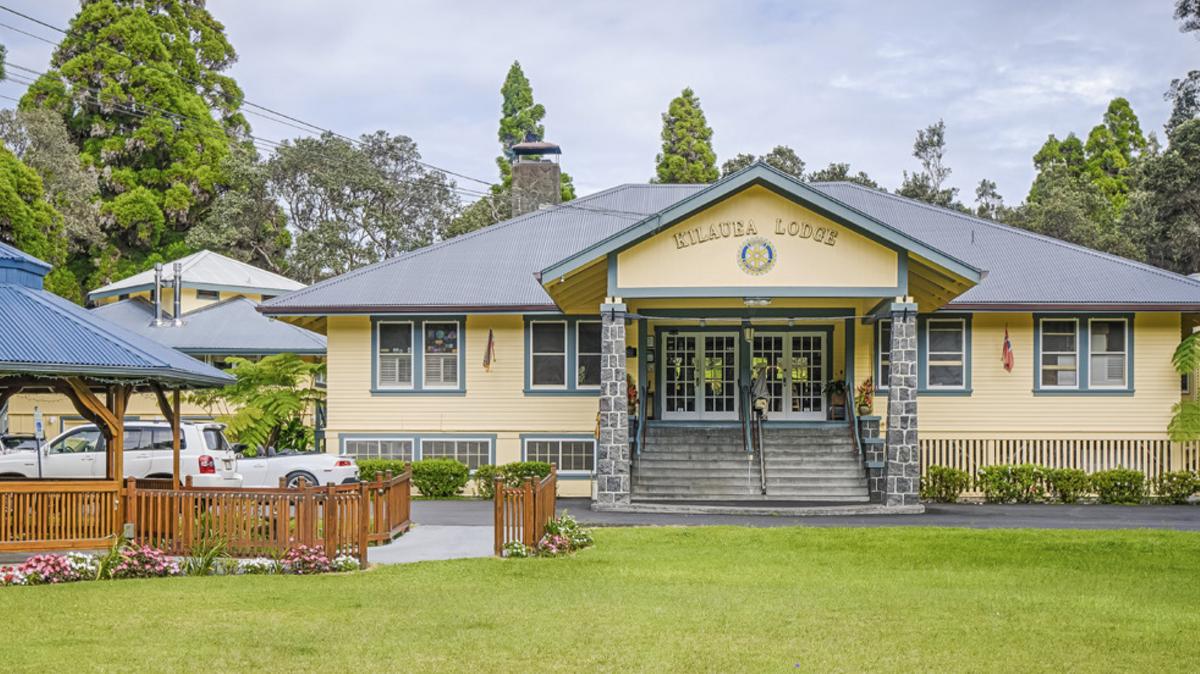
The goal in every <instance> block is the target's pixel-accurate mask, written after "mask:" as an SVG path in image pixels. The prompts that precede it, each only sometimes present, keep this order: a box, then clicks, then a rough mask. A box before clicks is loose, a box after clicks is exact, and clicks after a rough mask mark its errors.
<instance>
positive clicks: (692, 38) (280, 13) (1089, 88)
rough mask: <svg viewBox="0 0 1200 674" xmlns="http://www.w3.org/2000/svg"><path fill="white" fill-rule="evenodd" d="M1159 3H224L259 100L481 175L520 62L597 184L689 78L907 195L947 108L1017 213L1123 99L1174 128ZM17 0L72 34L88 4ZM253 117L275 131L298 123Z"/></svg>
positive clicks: (585, 176)
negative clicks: (1054, 155)
mask: <svg viewBox="0 0 1200 674" xmlns="http://www.w3.org/2000/svg"><path fill="white" fill-rule="evenodd" d="M22 5H25V6H22ZM1160 5H1163V3H1126V2H1099V3H1097V2H1094V1H1088V0H1066V1H1065V2H1055V3H1045V2H1039V1H1035V0H1012V1H1010V2H1005V3H961V2H949V1H938V0H914V1H913V2H908V3H877V2H868V1H867V0H851V1H849V2H836V1H834V0H825V1H816V2H804V3H796V2H788V1H785V0H778V1H774V2H771V1H756V2H734V1H732V0H728V1H723V0H692V1H690V2H682V1H676V2H645V1H644V0H641V1H634V0H610V1H609V2H604V3H562V2H508V3H497V2H491V1H487V2H485V1H483V0H462V1H458V2H435V1H433V0H406V1H405V2H388V1H386V0H359V1H357V2H338V3H330V2H327V1H324V0H256V1H255V2H245V1H244V0H240V1H239V0H209V3H208V7H209V10H210V11H211V12H212V13H213V14H214V15H215V16H216V17H217V19H218V20H220V21H222V22H223V23H224V24H225V25H226V28H227V31H228V34H229V36H230V39H231V41H232V42H233V44H234V46H235V47H236V48H237V50H238V52H239V56H240V59H239V61H238V63H237V64H236V65H235V66H234V68H233V74H234V76H235V77H237V79H238V81H239V83H240V84H241V85H242V87H243V88H244V89H245V91H246V95H247V97H248V98H249V99H250V100H252V101H255V102H257V103H261V104H264V105H268V106H270V107H274V108H277V109H280V110H284V111H287V112H289V113H292V114H294V115H296V116H298V117H301V118H304V119H306V120H310V121H313V122H316V123H319V124H322V125H326V126H328V127H330V128H334V129H336V130H338V131H339V132H342V133H346V134H357V133H364V132H368V131H372V130H375V129H380V128H382V129H386V130H388V131H391V132H395V133H405V134H407V135H410V136H412V137H413V138H414V139H416V140H417V142H418V143H419V144H420V147H421V150H422V153H423V154H424V156H425V158H426V159H427V160H428V161H430V162H432V163H435V164H438V165H442V166H445V167H446V168H450V169H453V170H455V171H458V172H461V173H465V174H467V175H471V176H476V177H480V178H484V179H494V178H495V176H496V168H495V165H494V158H495V157H496V155H497V154H498V150H499V148H498V145H497V140H496V123H497V118H498V114H499V106H500V96H499V89H500V84H501V82H502V80H503V77H504V74H505V72H506V70H507V68H508V65H509V64H510V63H511V62H512V60H513V59H519V60H520V61H521V63H522V65H523V66H524V68H525V71H526V73H527V74H528V75H529V77H530V78H531V80H532V82H533V86H534V92H535V96H536V98H537V100H538V101H539V102H541V103H543V104H544V105H545V106H546V108H547V111H548V112H547V116H546V120H545V124H546V128H547V135H548V138H549V139H550V140H553V141H555V142H558V143H560V144H561V145H562V146H563V149H564V155H563V160H562V161H563V165H564V168H565V169H566V170H567V171H569V172H570V173H571V174H572V175H573V176H574V177H575V179H576V184H577V185H578V186H579V188H580V190H581V192H583V193H587V192H591V191H595V190H599V189H603V188H605V187H609V186H611V185H613V184H616V183H620V182H629V181H643V180H646V179H648V178H649V177H650V176H651V175H652V174H653V171H654V157H655V154H656V153H657V152H658V149H659V138H658V134H659V130H660V115H661V114H662V111H663V110H665V109H666V106H667V103H668V102H669V100H670V99H671V98H672V97H673V96H675V95H676V94H678V93H679V91H680V90H681V89H682V88H683V87H684V86H692V87H693V88H694V89H695V90H696V92H697V93H698V95H699V96H700V98H701V100H702V102H703V105H704V110H705V112H706V114H707V115H708V120H709V123H710V125H711V126H712V127H713V128H714V130H715V139H714V144H715V147H716V149H717V152H718V155H719V156H720V157H721V158H727V157H730V156H733V155H734V154H737V153H738V152H754V153H763V152H766V151H768V150H769V149H770V148H771V147H773V146H775V145H778V144H787V145H791V146H792V147H793V148H795V149H796V150H797V152H798V153H799V154H800V155H801V157H803V158H804V159H805V160H806V161H807V162H808V163H809V165H810V166H811V167H820V166H824V165H825V164H828V163H829V162H834V161H847V162H850V163H851V164H852V165H853V167H854V168H855V170H865V171H867V172H868V173H870V174H871V175H872V176H873V177H874V178H876V180H878V181H880V182H881V183H883V184H884V185H887V186H891V187H894V186H895V185H897V184H898V183H899V181H900V176H901V172H902V171H904V170H912V169H913V168H914V167H915V160H914V159H913V158H912V157H911V145H912V139H913V136H914V135H915V132H916V130H917V129H918V128H921V127H923V126H925V125H927V124H929V123H931V122H933V121H936V120H937V119H939V118H941V119H944V120H945V122H946V124H947V127H948V132H947V139H948V143H949V154H948V161H949V163H950V166H951V167H952V168H953V169H954V173H953V175H952V177H951V181H952V183H953V184H954V185H955V186H957V187H959V188H960V189H961V190H962V192H963V194H964V195H969V194H972V193H973V189H974V186H975V184H977V183H978V181H979V179H980V178H983V177H988V178H992V179H994V180H996V181H997V182H998V183H999V185H1000V189H1001V191H1002V192H1003V193H1004V195H1005V196H1006V197H1007V198H1008V200H1009V201H1010V202H1011V201H1019V200H1020V198H1021V197H1022V196H1023V195H1024V194H1025V192H1026V191H1027V190H1028V186H1029V182H1030V180H1031V178H1032V165H1031V162H1030V157H1031V156H1032V155H1033V153H1034V152H1035V151H1036V150H1037V148H1038V146H1040V145H1041V143H1042V141H1043V140H1044V139H1045V137H1046V135H1047V134H1049V133H1055V134H1058V135H1060V136H1062V135H1065V134H1066V133H1068V132H1070V131H1075V132H1077V133H1080V134H1086V132H1087V131H1088V130H1089V129H1090V128H1091V127H1092V126H1093V125H1095V124H1096V123H1098V122H1099V120H1100V116H1101V114H1102V113H1103V110H1104V107H1105V106H1106V105H1107V102H1108V101H1109V100H1110V99H1111V98H1112V97H1114V96H1126V97H1128V98H1129V99H1130V100H1131V102H1132V103H1133V106H1134V109H1135V110H1136V111H1137V112H1138V114H1139V115H1140V116H1141V119H1142V126H1143V129H1145V130H1147V131H1149V130H1153V129H1157V128H1160V126H1161V123H1162V121H1163V120H1164V119H1165V118H1166V116H1167V112H1168V111H1167V107H1166V104H1165V103H1164V102H1163V101H1162V91H1163V90H1164V89H1165V88H1166V86H1167V83H1168V82H1169V81H1170V80H1171V78H1173V77H1178V76H1180V75H1181V74H1183V73H1184V72H1186V71H1187V70H1188V69H1193V68H1196V67H1200V43H1197V42H1196V41H1195V40H1193V39H1190V38H1189V37H1188V36H1185V35H1180V34H1179V33H1178V32H1177V30H1176V26H1175V24H1174V22H1173V21H1172V19H1171V17H1170V8H1169V6H1166V5H1163V6H1160ZM16 8H17V9H18V10H21V11H26V12H27V13H30V14H33V15H35V16H38V17H40V18H45V19H47V20H49V21H51V22H53V23H56V24H59V25H65V23H66V22H67V21H68V19H69V18H70V16H71V15H72V14H73V13H74V12H75V11H76V8H77V3H76V2H75V1H74V0H27V2H25V3H20V2H18V4H17V6H16ZM51 37H57V36H53V35H51ZM3 39H4V40H5V41H6V43H7V44H8V45H9V46H10V51H11V53H12V54H14V56H13V57H12V58H13V60H14V61H16V60H17V58H16V56H15V55H19V56H20V58H21V59H23V61H17V62H20V63H23V64H25V65H31V66H35V67H39V68H40V67H44V66H45V65H46V63H47V61H48V59H49V49H48V47H47V46H46V45H42V44H40V43H36V42H33V41H30V40H28V39H27V38H22V37H21V36H19V35H13V34H11V33H4V34H3ZM26 61H33V62H32V63H27V62H26ZM0 91H2V92H4V93H6V94H7V95H19V93H20V92H19V87H17V86H16V85H14V84H12V83H8V84H5V85H3V87H0ZM251 122H252V123H253V124H254V125H255V132H256V133H257V134H259V135H262V136H266V137H271V138H277V139H278V138H286V137H290V136H293V135H295V134H297V133H298V132H297V131H295V130H294V129H290V128H287V127H283V126H280V125H277V124H273V123H270V122H267V121H265V120H262V119H260V118H256V117H251Z"/></svg>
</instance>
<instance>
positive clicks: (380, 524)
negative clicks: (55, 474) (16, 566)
mask: <svg viewBox="0 0 1200 674" xmlns="http://www.w3.org/2000/svg"><path fill="white" fill-rule="evenodd" d="M411 501H412V469H411V468H407V469H406V470H405V471H404V472H403V473H401V474H400V475H396V476H393V475H392V474H391V473H387V474H386V475H380V476H377V477H376V478H375V480H374V481H373V482H359V483H356V484H349V485H338V486H333V485H330V486H326V487H305V488H299V489H288V488H285V487H283V485H282V484H281V485H280V487H279V488H270V489H222V488H204V487H195V486H192V485H191V484H190V480H189V482H188V484H187V486H185V487H181V488H180V489H172V486H171V481H170V480H134V479H130V480H128V481H127V482H126V483H125V484H124V485H120V484H117V483H113V482H98V481H86V480H78V481H66V480H62V481H49V480H47V481H36V482H34V481H28V482H16V481H14V482H0V551H23V552H24V551H29V552H32V551H38V550H66V549H96V548H104V547H107V546H109V545H110V544H111V543H112V541H113V539H114V538H115V537H116V536H117V535H118V534H121V533H123V529H124V526H123V525H124V524H125V523H131V524H132V525H133V531H132V534H133V537H134V538H135V539H137V540H138V541H140V542H143V543H147V544H149V545H152V546H154V547H158V548H161V549H163V550H165V551H166V552H168V553H170V554H177V555H184V554H188V553H190V552H192V551H193V550H194V549H195V548H196V546H198V545H200V544H201V543H203V542H204V541H206V540H207V541H211V540H216V539H220V540H222V541H224V542H225V544H226V546H227V551H228V552H229V554H232V555H282V554H283V553H285V552H286V551H287V550H288V549H290V548H293V547H296V546H299V545H309V546H319V547H321V548H323V549H324V550H325V554H326V555H328V556H329V557H330V558H332V557H334V556H336V555H339V554H351V555H355V556H357V557H359V558H360V559H362V561H363V562H366V555H367V547H368V545H370V544H372V543H376V544H377V543H386V542H388V541H390V540H392V539H393V538H395V537H396V536H398V535H399V534H401V533H403V532H404V531H405V530H407V529H408V527H409V526H410V525H411V519H410V515H411Z"/></svg>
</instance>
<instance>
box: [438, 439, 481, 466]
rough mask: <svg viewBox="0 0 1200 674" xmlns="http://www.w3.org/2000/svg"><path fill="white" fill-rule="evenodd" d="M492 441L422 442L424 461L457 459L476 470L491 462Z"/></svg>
mask: <svg viewBox="0 0 1200 674" xmlns="http://www.w3.org/2000/svg"><path fill="white" fill-rule="evenodd" d="M491 450H492V441H491V440H421V458H422V459H455V460H457V461H459V462H460V463H464V464H466V466H467V468H470V469H471V470H475V469H476V468H478V467H480V466H482V465H483V464H485V463H488V462H489V461H490V460H491Z"/></svg>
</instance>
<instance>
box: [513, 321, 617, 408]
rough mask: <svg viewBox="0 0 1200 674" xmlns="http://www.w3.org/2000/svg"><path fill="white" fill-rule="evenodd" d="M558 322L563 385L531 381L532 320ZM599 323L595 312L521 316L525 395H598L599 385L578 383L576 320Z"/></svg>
mask: <svg viewBox="0 0 1200 674" xmlns="http://www.w3.org/2000/svg"><path fill="white" fill-rule="evenodd" d="M534 323H561V324H562V325H563V329H564V330H565V331H566V344H567V353H566V372H565V380H566V381H565V383H564V384H563V385H539V386H534V385H533V324H534ZM580 323H597V324H599V323H600V317H599V316H566V315H564V314H529V315H526V316H525V333H524V340H525V346H524V348H523V351H524V352H525V380H524V393H525V395H527V396H574V397H588V396H599V395H600V387H599V386H586V385H582V386H581V385H580V384H579V382H578V377H579V324H580Z"/></svg>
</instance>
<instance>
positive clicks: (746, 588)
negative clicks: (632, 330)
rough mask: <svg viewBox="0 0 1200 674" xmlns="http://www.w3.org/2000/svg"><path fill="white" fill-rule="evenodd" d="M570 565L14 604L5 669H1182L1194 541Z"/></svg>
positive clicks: (1075, 534) (802, 535)
mask: <svg viewBox="0 0 1200 674" xmlns="http://www.w3.org/2000/svg"><path fill="white" fill-rule="evenodd" d="M596 539H597V547H596V548H594V549H591V550H587V551H585V552H583V553H581V554H579V555H578V556H576V557H575V558H573V559H549V560H508V561H502V560H495V559H479V560H463V561H455V562H434V563H424V564H415V565H408V566H396V567H388V568H381V569H376V570H373V571H369V572H366V573H359V574H351V575H342V576H325V577H315V578H302V577H229V578H185V579H168V580H147V581H118V582H107V583H84V584H75V585H68V586H57V587H35V588H4V589H0V616H3V618H2V620H0V630H2V632H3V647H2V648H0V652H2V653H3V655H2V656H0V669H6V670H7V669H16V670H30V669H37V670H63V669H68V668H69V669H71V670H74V669H78V668H85V667H93V666H94V667H106V668H109V669H121V670H125V671H137V670H147V669H153V670H163V669H170V670H175V669H197V670H198V669H207V670H218V671H221V670H231V669H242V670H245V669H255V670H272V671H283V670H296V669H318V668H321V669H332V670H348V669H355V670H359V671H380V670H404V671H414V670H417V671H423V670H447V671H449V670H455V671H466V670H484V671H519V670H524V669H533V670H560V671H579V670H595V669H600V670H610V671H617V670H627V669H633V670H642V671H664V670H673V671H689V672H691V671H785V670H791V671H796V670H799V671H830V670H841V671H861V670H898V671H910V670H940V671H966V670H970V671H980V670H990V671H1024V670H1043V671H1064V670H1074V671H1080V670H1124V671H1144V672H1148V671H1186V670H1194V668H1195V666H1196V662H1197V659H1198V658H1200V535H1197V534H1187V533H1174V532H1161V531H1124V532H1115V531H1101V532H1086V531H1024V530H1009V531H970V530H958V529H933V528H929V529H915V528H894V529H892V528H889V529H867V528H863V529H818V528H795V529H791V528H778V529H776V528H771V529H742V528H731V527H719V528H688V529H649V528H646V529H602V530H599V531H598V532H597V536H596Z"/></svg>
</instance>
